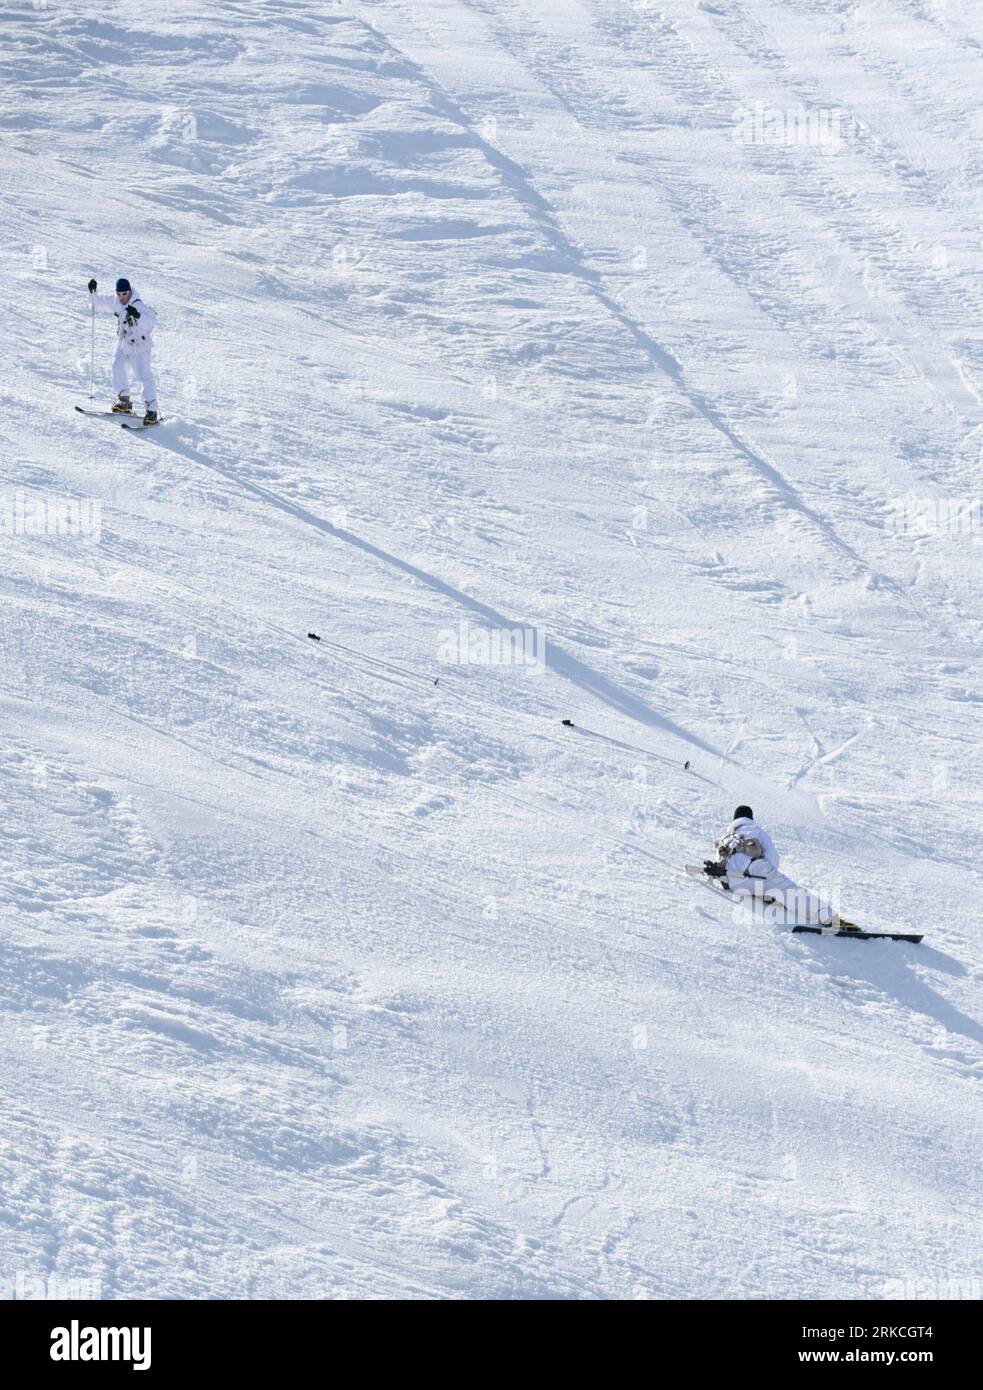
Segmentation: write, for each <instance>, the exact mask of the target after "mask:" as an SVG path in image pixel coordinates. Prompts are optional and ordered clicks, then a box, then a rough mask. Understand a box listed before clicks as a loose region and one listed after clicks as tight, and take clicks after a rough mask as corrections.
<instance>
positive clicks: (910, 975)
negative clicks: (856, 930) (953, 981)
mask: <svg viewBox="0 0 983 1390" xmlns="http://www.w3.org/2000/svg"><path fill="white" fill-rule="evenodd" d="M794 939H795V940H796V941H800V942H802V944H803V945H804V946H806V947H807V948H808V949H809V951H810V954H812V955H813V956H815V958H816V961H817V963H819V964H822V965H823V966H825V968H826V971H827V972H828V974H829V975H831V976H836V977H838V978H839V979H843V978H844V977H845V978H847V979H850V980H856V981H857V982H858V983H861V982H862V983H863V984H866V985H870V986H872V988H873V989H875V990H876V991H877V992H878V993H880V994H887V995H890V996H891V997H892V998H894V999H895V1000H896V1001H897V1002H898V1003H899V1004H900V1005H901V1006H902V1007H903V1008H906V1009H910V1010H911V1011H912V1012H914V1013H920V1014H923V1015H924V1016H925V1017H926V1018H929V1019H931V1020H932V1022H933V1023H937V1024H939V1026H940V1027H942V1028H944V1029H945V1030H946V1032H948V1033H953V1034H956V1033H958V1034H960V1035H961V1036H962V1037H964V1038H969V1039H970V1041H971V1042H974V1043H978V1044H981V1045H983V1026H981V1025H980V1024H979V1023H977V1022H976V1021H975V1019H972V1018H970V1017H969V1016H968V1015H967V1014H964V1013H961V1012H960V1010H959V1009H957V1008H955V1007H954V1006H953V1005H952V1004H950V1003H949V1001H948V1000H947V999H943V997H942V995H941V994H938V993H937V992H936V991H935V990H934V989H932V987H931V985H928V984H926V983H925V981H924V980H923V979H922V978H921V977H920V976H919V975H917V974H916V973H915V971H914V970H912V969H911V968H910V967H911V966H912V965H914V964H915V963H916V961H917V963H918V964H919V965H922V966H928V967H929V968H930V969H932V970H937V971H939V972H940V973H941V974H945V975H950V976H954V977H956V978H960V977H962V976H965V975H966V974H967V973H968V972H967V970H966V967H965V966H963V965H960V964H959V962H958V961H956V960H953V958H952V957H951V956H948V955H946V954H945V952H944V951H938V950H936V949H935V948H934V947H932V946H926V945H924V943H923V944H922V945H918V946H916V945H914V944H913V943H911V944H909V943H906V942H901V941H876V942H862V941H838V940H837V939H836V938H835V937H825V938H818V937H808V936H801V935H800V936H797V937H795V938H794ZM872 948H873V949H872ZM834 951H835V952H836V953H837V954H836V956H835V958H834V956H833V954H832V953H833V952H834Z"/></svg>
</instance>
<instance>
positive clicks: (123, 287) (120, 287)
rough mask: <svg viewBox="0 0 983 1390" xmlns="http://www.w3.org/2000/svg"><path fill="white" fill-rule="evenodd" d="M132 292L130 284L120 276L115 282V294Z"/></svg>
mask: <svg viewBox="0 0 983 1390" xmlns="http://www.w3.org/2000/svg"><path fill="white" fill-rule="evenodd" d="M132 290H133V286H132V285H131V284H130V282H129V280H127V278H126V276H125V275H121V276H120V278H119V279H118V280H117V281H116V293H117V294H130V293H131V292H132Z"/></svg>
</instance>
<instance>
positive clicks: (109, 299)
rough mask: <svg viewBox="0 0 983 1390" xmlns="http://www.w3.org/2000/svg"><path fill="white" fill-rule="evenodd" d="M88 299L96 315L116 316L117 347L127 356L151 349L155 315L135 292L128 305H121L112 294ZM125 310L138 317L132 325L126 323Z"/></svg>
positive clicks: (92, 296)
mask: <svg viewBox="0 0 983 1390" xmlns="http://www.w3.org/2000/svg"><path fill="white" fill-rule="evenodd" d="M90 298H91V300H92V302H93V304H94V305H95V309H96V313H97V314H115V315H116V332H117V334H118V335H119V345H120V347H121V348H122V349H123V351H124V352H125V353H126V354H127V355H128V356H129V354H130V353H133V352H142V351H143V349H144V348H150V347H153V345H154V329H155V328H156V327H157V315H156V314H155V313H154V311H153V309H151V307H150V305H149V304H144V302H143V300H142V299H141V298H140V296H139V295H138V294H137V292H136V290H134V291H133V294H132V296H131V298H130V302H129V304H121V303H120V302H119V300H118V299H117V298H116V296H115V295H114V294H93V295H90ZM127 309H135V310H136V311H137V313H138V314H139V315H140V317H139V318H138V319H134V321H133V323H127V321H126V311H127Z"/></svg>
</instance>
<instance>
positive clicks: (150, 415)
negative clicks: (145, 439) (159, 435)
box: [143, 406, 160, 425]
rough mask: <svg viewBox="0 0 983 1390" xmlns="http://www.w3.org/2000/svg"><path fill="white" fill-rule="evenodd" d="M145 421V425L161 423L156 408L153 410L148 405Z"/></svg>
mask: <svg viewBox="0 0 983 1390" xmlns="http://www.w3.org/2000/svg"><path fill="white" fill-rule="evenodd" d="M143 423H144V424H145V425H159V424H160V416H159V415H158V414H157V412H156V410H151V409H150V408H149V406H148V408H147V413H146V415H145V416H144V417H143Z"/></svg>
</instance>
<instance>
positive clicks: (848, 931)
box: [792, 922, 924, 946]
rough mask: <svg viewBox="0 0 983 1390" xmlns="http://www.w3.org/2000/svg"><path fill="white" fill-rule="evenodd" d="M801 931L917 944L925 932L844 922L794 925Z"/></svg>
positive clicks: (863, 939)
mask: <svg viewBox="0 0 983 1390" xmlns="http://www.w3.org/2000/svg"><path fill="white" fill-rule="evenodd" d="M792 930H793V931H794V932H795V931H800V932H813V933H814V934H815V935H816V936H852V937H855V938H856V939H857V941H912V942H914V944H915V945H916V946H917V945H918V943H919V941H921V940H922V939H923V936H924V933H918V932H901V931H865V930H864V929H863V928H862V927H854V926H850V927H847V926H846V925H845V924H844V923H842V922H841V923H840V925H839V926H829V927H793V928H792Z"/></svg>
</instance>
